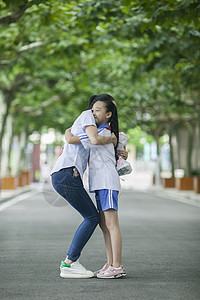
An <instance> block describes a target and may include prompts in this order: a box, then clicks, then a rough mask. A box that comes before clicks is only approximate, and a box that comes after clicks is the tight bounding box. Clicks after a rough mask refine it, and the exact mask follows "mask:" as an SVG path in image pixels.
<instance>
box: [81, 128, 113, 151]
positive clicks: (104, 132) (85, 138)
mask: <svg viewBox="0 0 200 300" xmlns="http://www.w3.org/2000/svg"><path fill="white" fill-rule="evenodd" d="M98 134H100V135H101V136H110V130H105V129H104V128H101V129H98ZM78 137H79V139H80V141H81V144H82V145H83V147H84V148H85V149H90V148H99V147H103V146H104V145H94V144H92V143H91V141H90V139H89V137H88V136H87V134H86V133H82V134H79V135H78Z"/></svg>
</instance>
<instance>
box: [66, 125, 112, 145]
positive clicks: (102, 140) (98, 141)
mask: <svg viewBox="0 0 200 300" xmlns="http://www.w3.org/2000/svg"><path fill="white" fill-rule="evenodd" d="M85 131H86V134H87V136H88V137H89V139H90V141H91V143H92V144H93V145H105V144H111V143H113V144H114V145H116V144H117V138H116V136H115V135H114V133H112V135H111V136H101V135H98V130H97V127H96V126H87V127H86V128H85ZM65 139H66V141H67V142H68V143H69V144H78V143H80V139H79V137H78V136H74V135H73V134H72V133H71V128H69V129H67V130H66V131H65Z"/></svg>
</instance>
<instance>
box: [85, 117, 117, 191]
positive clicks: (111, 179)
mask: <svg viewBox="0 0 200 300" xmlns="http://www.w3.org/2000/svg"><path fill="white" fill-rule="evenodd" d="M98 134H99V135H102V136H111V131H110V127H109V124H106V123H104V124H102V125H101V126H99V127H98ZM79 138H80V141H81V143H82V145H83V146H84V147H85V149H90V157H89V189H90V192H94V191H96V190H102V189H109V190H116V191H119V190H120V180H119V175H118V173H117V170H116V159H115V150H114V145H113V144H106V145H93V144H92V143H91V142H90V139H89V138H88V136H87V135H86V134H81V135H79Z"/></svg>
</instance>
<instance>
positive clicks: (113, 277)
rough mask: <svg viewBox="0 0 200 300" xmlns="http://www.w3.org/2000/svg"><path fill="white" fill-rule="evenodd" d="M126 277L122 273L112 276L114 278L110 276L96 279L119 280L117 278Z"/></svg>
mask: <svg viewBox="0 0 200 300" xmlns="http://www.w3.org/2000/svg"><path fill="white" fill-rule="evenodd" d="M125 276H126V273H122V274H117V275H114V276H110V277H98V276H97V278H99V279H119V278H122V277H125Z"/></svg>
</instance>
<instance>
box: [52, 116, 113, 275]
mask: <svg viewBox="0 0 200 300" xmlns="http://www.w3.org/2000/svg"><path fill="white" fill-rule="evenodd" d="M71 132H72V134H73V135H79V134H84V133H86V134H87V135H88V137H89V138H90V140H91V142H92V143H93V144H99V145H104V144H109V143H116V137H115V135H114V134H112V136H99V135H98V131H97V127H96V124H95V119H94V116H93V114H92V112H91V110H86V111H84V112H82V114H81V115H80V116H79V117H78V118H77V119H76V121H75V122H74V124H73V126H72V128H71ZM88 157H89V149H85V148H84V147H83V145H82V144H68V143H67V142H66V143H65V145H64V149H63V152H62V154H61V155H60V156H59V158H58V159H57V161H56V164H55V166H54V168H53V169H52V172H51V176H52V185H53V187H54V189H55V190H56V191H57V192H58V193H59V194H60V195H61V196H62V197H64V198H65V199H66V200H67V201H68V202H69V204H70V205H71V206H72V207H74V208H75V209H76V210H77V211H78V212H79V213H80V214H81V216H82V217H83V218H84V220H83V222H82V223H81V224H80V226H79V227H78V229H77V230H76V232H75V235H74V237H73V240H72V243H71V246H70V248H69V251H68V253H67V257H66V259H65V260H64V261H62V262H61V265H60V276H61V277H63V278H90V277H93V276H94V273H93V272H91V271H89V270H86V269H85V268H84V267H83V266H82V265H81V264H80V263H79V262H78V258H79V257H80V254H81V251H82V249H83V247H84V246H85V244H86V243H87V241H88V240H89V238H90V237H91V235H92V233H93V231H94V229H95V228H96V226H97V225H98V223H99V213H98V211H97V209H96V207H95V205H94V204H93V202H92V200H91V199H90V197H89V195H88V194H87V192H86V190H85V189H84V187H83V183H82V177H83V173H84V171H85V170H86V167H87V162H88Z"/></svg>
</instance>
